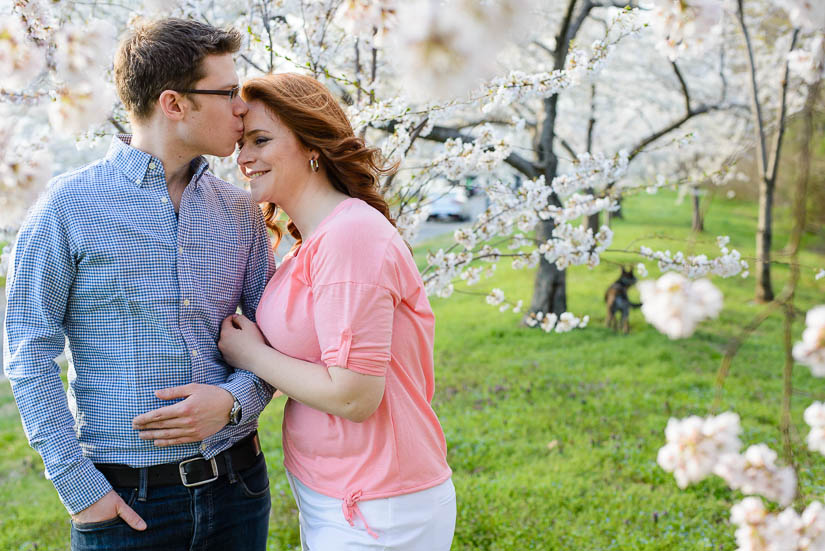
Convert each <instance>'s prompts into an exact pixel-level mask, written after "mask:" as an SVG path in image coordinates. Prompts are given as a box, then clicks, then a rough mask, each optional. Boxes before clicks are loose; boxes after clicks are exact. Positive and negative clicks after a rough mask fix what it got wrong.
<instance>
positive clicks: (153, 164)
mask: <svg viewBox="0 0 825 551" xmlns="http://www.w3.org/2000/svg"><path fill="white" fill-rule="evenodd" d="M156 166H157V165H156V164H155V163H149V169H150V170H155V167H156Z"/></svg>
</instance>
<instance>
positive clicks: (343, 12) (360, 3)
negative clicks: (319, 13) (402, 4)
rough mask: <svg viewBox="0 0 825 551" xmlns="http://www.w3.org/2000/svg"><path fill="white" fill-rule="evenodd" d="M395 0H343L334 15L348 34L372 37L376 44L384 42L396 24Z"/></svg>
mask: <svg viewBox="0 0 825 551" xmlns="http://www.w3.org/2000/svg"><path fill="white" fill-rule="evenodd" d="M397 3H398V2H397V0H344V2H342V3H341V5H340V6H339V7H338V11H337V12H336V14H335V17H336V19H337V21H338V24H339V25H341V27H343V29H344V31H345V32H346V33H348V34H352V35H359V36H363V37H365V38H367V39H372V37H373V34H374V35H375V44H376V46H381V45H382V44H383V43H384V38H385V36H386V35H387V33H388V32H389V31H390V30H392V29H393V28H395V27H396V26H397V25H398V21H397V18H396V16H397Z"/></svg>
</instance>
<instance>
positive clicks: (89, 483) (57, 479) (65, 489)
mask: <svg viewBox="0 0 825 551" xmlns="http://www.w3.org/2000/svg"><path fill="white" fill-rule="evenodd" d="M51 480H52V484H54V487H55V489H56V490H57V495H58V496H59V497H60V501H62V502H63V505H64V506H65V507H66V509H67V510H68V511H69V513H70V514H72V515H74V514H76V513H79V512H80V511H82V510H83V509H86V508H87V507H89V506H90V505H92V504H93V503H95V502H97V501H98V500H100V498H102V497H103V496H105V495H106V494H108V493H109V492H111V491H112V485H111V484H110V483H109V481H108V480H106V477H105V476H103V474H102V473H101V472H100V471H98V470H97V469H96V468H95V466H94V463H92V461H91V460H90V459H89V458H88V457H84V458H82V459H81V460H80V461H78V462H77V463H76V464H74V465H72V467H71V468H69V469H68V470H67V471H65V472H63V473H61V474H60V475H59V476H54V477H52V479H51Z"/></svg>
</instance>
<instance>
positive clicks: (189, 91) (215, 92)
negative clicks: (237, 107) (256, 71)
mask: <svg viewBox="0 0 825 551" xmlns="http://www.w3.org/2000/svg"><path fill="white" fill-rule="evenodd" d="M175 91H176V92H178V93H180V94H211V95H214V96H229V101H232V100H234V99H235V98H236V97H237V95H238V92H240V91H241V87H240V86H233V87H232V88H230V89H229V90H194V89H185V90H175Z"/></svg>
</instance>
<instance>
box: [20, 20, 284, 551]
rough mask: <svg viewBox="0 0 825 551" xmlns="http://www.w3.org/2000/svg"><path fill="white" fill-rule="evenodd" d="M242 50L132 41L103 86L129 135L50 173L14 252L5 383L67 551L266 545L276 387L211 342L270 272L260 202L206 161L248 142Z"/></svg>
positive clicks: (187, 40) (213, 43) (183, 41)
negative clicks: (269, 434)
mask: <svg viewBox="0 0 825 551" xmlns="http://www.w3.org/2000/svg"><path fill="white" fill-rule="evenodd" d="M239 46H240V34H239V33H238V32H237V31H235V30H219V29H216V28H213V27H210V26H208V25H205V24H202V23H198V22H195V21H186V20H179V19H166V20H161V21H158V22H155V23H150V24H147V25H145V26H143V27H141V28H139V29H137V30H136V31H135V32H134V33H133V34H132V35H131V36H129V37H128V38H126V39H125V40H124V41H123V42H122V43H121V45H120V47H119V50H118V52H117V55H116V58H115V80H116V84H117V88H118V93H119V95H120V97H121V100H122V101H123V104H124V106H125V107H126V109H127V111H128V113H129V117H130V121H131V123H132V128H133V131H134V134H133V135H132V136H131V137H130V136H120V137H116V138H114V139H113V140H112V144H111V147H110V149H109V152H108V154H107V155H106V157H105V158H104V159H101V160H99V161H97V162H94V163H92V164H90V165H88V166H85V167H83V168H80V169H78V170H75V171H72V172H68V173H66V174H63V175H60V176H58V177H56V178H55V179H53V181H52V182H51V183H50V185H49V187H48V189H47V191H46V192H45V193H44V195H43V196H42V197H41V198H40V199H39V201H38V203H37V205H36V206H35V207H34V208H33V210H32V212H31V213H30V214H29V217H28V218H27V221H26V222H25V223H24V225H23V228H22V229H21V231H20V234H19V236H18V240H17V243H16V245H15V248H14V252H13V256H12V261H11V267H10V270H9V276H8V280H7V295H8V307H7V312H6V326H5V327H6V328H5V331H6V339H5V340H6V346H5V347H4V356H5V364H6V367H5V369H6V374H7V376H8V378H9V380H10V381H11V385H12V390H13V392H14V396H15V399H16V401H17V404H18V407H19V409H20V414H21V417H22V419H23V427H24V429H25V431H26V435H27V437H28V438H29V442H30V443H31V445H32V446H33V447H34V448H35V449H36V450H37V451H38V452H39V453H40V454H41V455H42V457H43V461H44V464H45V467H46V476H47V478H49V479H50V480H51V481H52V482H53V483H54V486H55V488H56V490H57V492H58V495H59V496H60V499H61V500H62V501H63V503H64V505H65V506H66V508H67V509H68V511H69V513H70V514H71V515H72V535H71V538H72V549H75V550H83V549H144V548H161V549H169V550H172V549H190V548H192V549H196V548H197V549H200V548H206V547H202V546H204V545H205V543H206V542H207V541H208V544H209V548H210V549H221V550H223V549H244V550H246V549H264V548H265V543H266V536H267V531H268V519H269V509H270V500H269V490H268V488H269V484H268V477H267V473H266V464H265V462H264V458H263V454H262V453H261V451H260V444H259V442H258V439H257V433H256V427H257V416H258V414H259V413H260V412H261V410H262V409H263V408H264V406H265V405H266V404H267V403H268V401H269V400H270V399H271V397H272V388H271V387H269V386H268V385H266V384H265V383H262V382H261V381H260V380H259V379H257V378H256V377H255V376H253V375H252V374H251V373H249V372H245V371H240V372H233V371H232V369H231V368H229V367H228V366H227V365H226V364H225V363H224V362H223V359H222V357H221V356H220V353H219V351H218V348H217V344H216V341H217V339H218V333H219V329H220V324H221V321H222V320H223V319H224V318H225V317H226V316H227V315H230V314H232V313H234V312H235V310H236V308H237V306H238V305H239V304H240V305H241V307H242V309H243V311H244V313H245V314H246V315H247V316H252V315H254V312H255V308H256V307H257V303H258V300H259V299H260V295H261V293H262V292H263V289H264V286H265V285H266V282H267V281H268V279H269V277H270V276H271V272H272V266H273V260H272V255H271V250H270V247H269V243H268V240H267V234H266V228H265V226H264V222H263V217H262V215H261V212H260V209H259V208H258V207H257V205H255V204H254V203H253V202H252V200H251V199H250V197H249V195H248V194H246V193H245V192H243V191H242V190H239V189H237V188H235V187H233V186H231V185H230V184H227V183H226V182H223V181H221V180H219V179H218V178H216V177H215V176H214V175H212V174H211V173H210V172H208V171H207V163H206V161H205V160H204V159H203V157H201V155H204V154H211V155H217V156H227V155H230V154H231V153H232V151H233V150H234V147H235V142H236V141H237V140H238V138H240V137H241V135H242V133H243V122H242V116H243V115H244V113H245V112H246V105H245V104H244V102H243V100H241V98H240V97H238V77H237V74H236V73H235V67H234V63H233V60H232V54H233V53H235V52H237V51H238V49H239ZM65 337H68V340H69V347H70V349H71V352H72V356H73V367H72V368H71V369H70V370H69V375H68V379H69V389H68V392H67V393H66V394H67V395H68V400H67V398H66V394H64V390H63V386H62V382H61V379H60V368H59V366H58V365H57V364H56V363H55V362H54V359H55V358H56V357H57V356H58V354H60V352H61V351H62V350H63V346H64V342H65ZM181 399H182V400H181ZM176 400H181V401H177V402H174V403H173V404H172V405H169V401H176Z"/></svg>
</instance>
